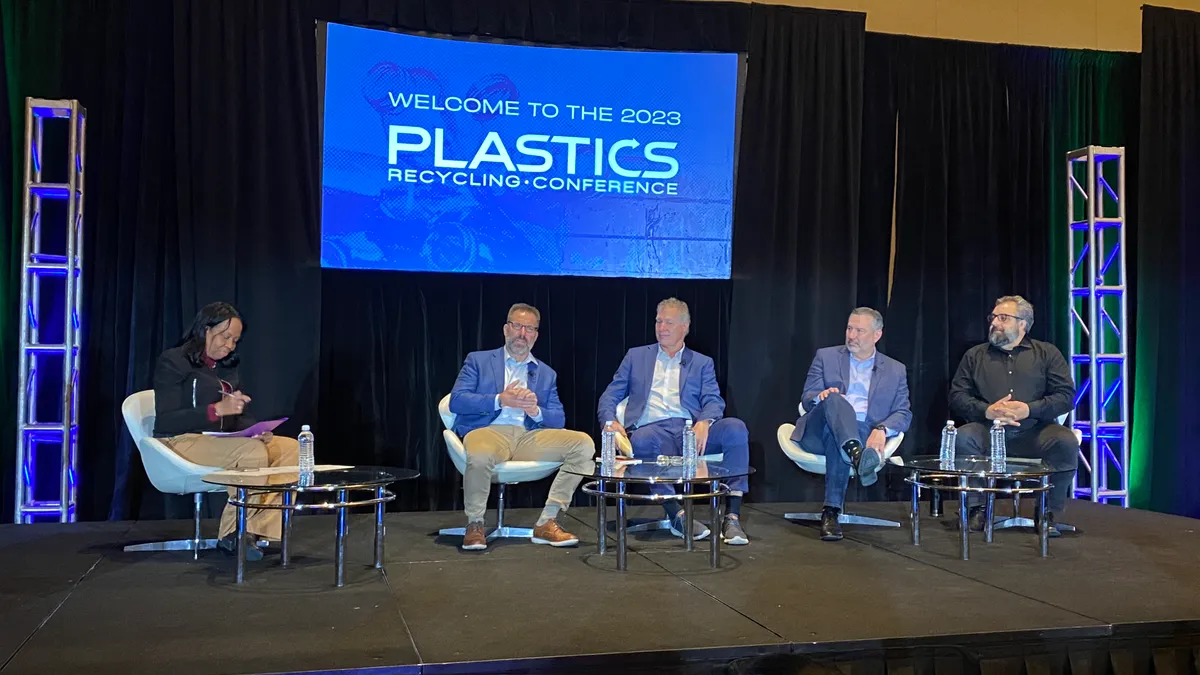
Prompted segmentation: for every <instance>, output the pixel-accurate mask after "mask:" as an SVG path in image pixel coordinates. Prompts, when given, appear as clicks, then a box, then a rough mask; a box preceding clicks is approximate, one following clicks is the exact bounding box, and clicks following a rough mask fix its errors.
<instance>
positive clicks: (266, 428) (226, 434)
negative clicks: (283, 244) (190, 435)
mask: <svg viewBox="0 0 1200 675" xmlns="http://www.w3.org/2000/svg"><path fill="white" fill-rule="evenodd" d="M286 421H287V418H286V417H282V418H280V419H277V420H267V421H265V422H259V423H257V424H254V425H252V426H249V427H246V428H245V429H242V430H241V431H206V432H204V435H205V436H217V437H219V438H253V437H254V436H258V435H260V434H265V433H268V432H271V431H274V430H275V427H277V426H279V425H280V424H283V423H284V422H286Z"/></svg>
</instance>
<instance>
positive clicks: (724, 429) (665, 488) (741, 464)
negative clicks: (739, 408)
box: [629, 417, 750, 495]
mask: <svg viewBox="0 0 1200 675" xmlns="http://www.w3.org/2000/svg"><path fill="white" fill-rule="evenodd" d="M683 429H684V421H683V420H682V419H679V418H676V417H673V418H671V419H665V420H659V421H657V422H651V423H650V424H646V425H643V426H640V427H638V428H636V429H634V430H633V431H631V432H629V443H630V445H632V446H633V456H634V457H635V458H637V459H640V460H642V461H643V462H653V461H654V460H655V459H656V458H657V457H658V456H659V455H668V456H674V455H680V454H683ZM722 453H724V455H725V461H723V462H721V464H722V465H723V466H726V467H728V468H729V469H732V470H736V471H744V470H746V469H747V468H748V467H749V466H750V433H749V432H748V431H746V425H745V423H744V422H742V421H741V420H739V419H738V418H736V417H723V418H721V419H719V420H717V421H716V422H713V425H712V426H711V427H709V429H708V445H706V446H705V447H704V454H706V455H718V454H722ZM728 483H729V489H730V490H732V491H733V492H741V493H742V494H745V493H746V492H748V491H749V490H750V480H749V478H747V477H746V476H739V477H737V478H731V479H730V480H729V481H728ZM650 491H651V492H652V493H654V494H656V495H673V494H675V488H674V486H671V485H657V484H656V485H652V486H651V488H650Z"/></svg>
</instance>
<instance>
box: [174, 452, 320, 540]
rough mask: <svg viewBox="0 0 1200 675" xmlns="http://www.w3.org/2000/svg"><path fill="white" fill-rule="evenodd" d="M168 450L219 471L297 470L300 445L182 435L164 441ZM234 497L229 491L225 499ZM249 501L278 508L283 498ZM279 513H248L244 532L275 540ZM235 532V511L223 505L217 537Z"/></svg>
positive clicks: (273, 496)
mask: <svg viewBox="0 0 1200 675" xmlns="http://www.w3.org/2000/svg"><path fill="white" fill-rule="evenodd" d="M166 443H167V445H168V446H170V448H171V449H172V450H174V451H175V452H177V453H179V455H180V456H181V457H183V458H184V459H186V460H187V461H189V462H194V463H196V464H202V465H204V466H219V467H221V468H222V469H257V468H261V467H265V466H297V465H298V463H299V461H298V460H299V455H300V444H299V443H297V442H296V439H294V438H287V437H285V436H272V437H271V440H269V441H267V442H266V443H263V442H262V441H261V440H259V439H257V438H233V437H220V436H205V435H204V434H182V435H180V436H174V437H172V438H168V439H166ZM236 495H237V490H236V489H233V488H230V490H229V496H230V497H234V496H236ZM251 499H252V500H253V501H256V502H260V503H267V504H278V503H281V502H282V501H283V495H282V494H281V493H278V492H274V493H270V494H265V495H260V496H257V497H252V498H251ZM282 525H283V513H282V512H281V511H279V510H277V509H248V510H247V511H246V531H247V532H250V533H253V534H255V535H257V536H258V537H261V538H264V539H273V540H278V539H279V538H280V536H281V534H282ZM236 529H237V507H236V506H231V505H226V506H225V511H224V512H223V513H222V514H221V529H220V534H219V535H218V536H220V537H224V536H225V535H227V534H230V533H232V532H233V531H234V530H236Z"/></svg>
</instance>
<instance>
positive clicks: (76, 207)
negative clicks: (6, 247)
mask: <svg viewBox="0 0 1200 675" xmlns="http://www.w3.org/2000/svg"><path fill="white" fill-rule="evenodd" d="M86 116H87V111H86V110H85V109H84V108H83V106H81V105H79V101H76V100H46V99H37V98H27V99H25V164H24V191H23V192H22V199H21V202H22V204H21V213H22V216H21V227H22V230H23V234H22V240H23V241H22V246H21V264H22V270H21V328H20V339H19V340H18V344H17V346H18V349H19V350H20V356H19V359H18V360H19V370H18V381H17V428H16V432H17V470H16V482H17V490H16V508H15V510H14V512H13V513H14V520H15V521H16V522H18V523H32V522H34V521H35V519H39V518H40V519H56V520H58V521H59V522H72V521H74V520H75V491H76V484H77V479H76V473H75V466H76V460H77V458H78V452H79V445H78V444H79V393H78V392H79V347H80V335H81V331H80V324H81V317H82V313H81V309H82V303H81V299H82V297H83V294H82V289H81V286H82V281H83V279H82V275H81V270H82V263H83V246H82V245H83V176H84V153H85V147H86V130H87V121H86ZM47 131H49V134H47ZM60 134H61V138H60ZM48 136H49V138H50V142H49V145H50V146H52V147H54V148H55V150H54V151H53V152H50V153H45V154H46V155H49V156H54V155H59V154H60V153H59V151H58V148H59V146H63V147H62V149H63V150H64V151H63V152H62V153H61V157H62V160H63V161H61V162H60V161H58V160H57V159H56V160H55V161H53V162H52V164H53V166H46V165H44V164H43V159H44V156H43V155H44V152H45V150H46V145H47V138H48ZM52 390H53V392H52ZM54 394H57V396H54ZM50 471H56V472H57V474H58V475H57V480H53V481H52V480H50V479H49V477H48V476H45V474H46V473H47V472H50ZM39 474H41V475H42V476H43V479H42V480H39V479H38V477H39Z"/></svg>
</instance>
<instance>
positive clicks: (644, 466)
mask: <svg viewBox="0 0 1200 675" xmlns="http://www.w3.org/2000/svg"><path fill="white" fill-rule="evenodd" d="M674 459H675V460H676V461H675V463H669V462H667V461H662V462H654V461H642V460H630V459H622V460H620V461H618V462H617V464H616V466H615V467H614V468H613V470H612V471H611V472H605V471H604V470H603V467H601V465H600V462H599V461H597V462H596V467H595V469H593V470H592V471H591V472H589V473H583V472H576V471H569V473H573V474H575V475H577V476H583V477H585V478H590V479H592V480H589V481H588V482H586V483H584V484H583V486H582V487H581V488H580V489H581V490H582V491H583V492H584V493H586V494H589V495H594V496H595V497H596V522H597V532H598V536H597V541H598V544H597V547H598V552H599V553H600V555H604V554H605V553H606V551H607V546H608V539H607V536H606V532H607V531H608V527H607V525H608V520H607V516H606V510H607V509H606V507H607V502H608V500H609V499H613V500H615V501H616V503H617V522H616V531H617V570H619V571H622V572H623V571H625V569H626V564H627V558H628V550H629V548H628V539H629V537H628V530H629V528H628V520H627V518H626V517H625V509H626V502H627V501H628V500H631V499H633V500H640V501H648V502H654V503H659V504H661V503H662V502H665V501H669V500H671V499H678V500H680V501H682V502H683V511H684V516H685V520H686V522H685V523H684V533H683V541H684V546H685V548H686V549H687V550H688V551H692V550H694V549H695V541H694V538H693V535H694V533H693V529H692V528H693V523H694V522H695V517H694V515H693V508H692V505H693V503H694V502H696V501H697V500H700V499H708V500H711V505H712V513H713V526H712V527H711V528H710V530H711V534H710V535H709V537H710V538H711V540H710V545H711V548H710V554H711V564H712V566H713V567H714V568H717V567H720V566H721V532H720V529H721V523H722V522H723V521H724V515H725V514H724V511H725V502H724V499H723V498H724V497H726V496H727V495H728V494H729V485H728V482H727V481H728V480H729V479H730V478H739V477H741V476H749V475H750V474H752V473H754V469H753V468H747V469H744V470H734V469H731V468H729V467H727V466H725V465H724V464H723V463H722V462H713V461H707V460H704V459H703V458H701V460H700V461H698V462H697V463H696V467H695V469H687V468H685V467H684V466H683V465H682V463H680V458H678V457H676V458H674ZM562 470H563V471H568V469H566V468H565V467H564V468H563V469H562ZM630 484H634V485H678V486H681V494H653V493H651V494H630V493H629V492H627V490H628V488H629V485H630Z"/></svg>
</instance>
